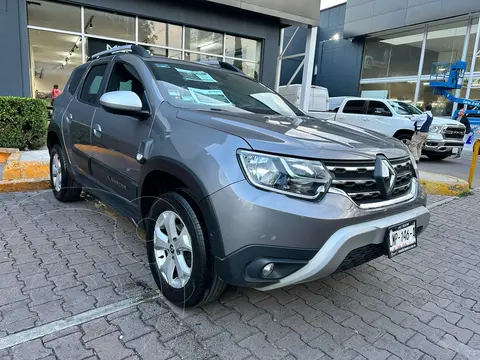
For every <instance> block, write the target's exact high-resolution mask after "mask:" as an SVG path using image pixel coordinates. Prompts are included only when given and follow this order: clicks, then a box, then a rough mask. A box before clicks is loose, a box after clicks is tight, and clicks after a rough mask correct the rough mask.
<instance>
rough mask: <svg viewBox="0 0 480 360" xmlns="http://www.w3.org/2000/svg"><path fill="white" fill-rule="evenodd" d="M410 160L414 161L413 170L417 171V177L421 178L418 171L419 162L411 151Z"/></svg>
mask: <svg viewBox="0 0 480 360" xmlns="http://www.w3.org/2000/svg"><path fill="white" fill-rule="evenodd" d="M410 161H411V162H412V167H413V171H414V172H415V177H416V178H417V179H420V173H419V172H418V164H417V162H416V160H415V158H414V157H413V155H412V153H410Z"/></svg>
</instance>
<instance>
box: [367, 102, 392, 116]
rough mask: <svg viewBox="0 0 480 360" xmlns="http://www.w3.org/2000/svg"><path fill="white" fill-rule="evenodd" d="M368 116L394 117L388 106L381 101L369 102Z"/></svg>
mask: <svg viewBox="0 0 480 360" xmlns="http://www.w3.org/2000/svg"><path fill="white" fill-rule="evenodd" d="M367 114H369V115H377V116H392V112H391V111H390V109H389V108H388V106H387V105H386V104H384V103H383V102H381V101H369V102H368V109H367Z"/></svg>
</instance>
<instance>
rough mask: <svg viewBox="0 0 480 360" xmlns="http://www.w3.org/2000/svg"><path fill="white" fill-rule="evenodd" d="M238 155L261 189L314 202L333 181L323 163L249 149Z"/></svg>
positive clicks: (245, 169) (246, 172) (249, 177)
mask: <svg viewBox="0 0 480 360" xmlns="http://www.w3.org/2000/svg"><path fill="white" fill-rule="evenodd" d="M237 154H238V158H239V160H240V164H241V165H242V168H243V170H244V172H245V174H246V176H247V178H248V180H249V181H250V183H251V184H252V185H254V186H256V187H258V188H260V189H264V190H269V191H274V192H278V193H281V194H285V195H290V196H296V197H300V198H303V199H310V200H313V199H318V198H320V197H321V196H322V195H323V194H325V193H326V192H327V191H328V188H329V186H330V184H331V182H332V177H331V176H330V173H329V172H328V170H327V169H326V168H325V166H324V165H323V164H322V163H321V162H320V161H313V160H304V159H296V158H291V157H284V156H276V155H267V154H261V153H256V152H252V151H246V150H238V152H237Z"/></svg>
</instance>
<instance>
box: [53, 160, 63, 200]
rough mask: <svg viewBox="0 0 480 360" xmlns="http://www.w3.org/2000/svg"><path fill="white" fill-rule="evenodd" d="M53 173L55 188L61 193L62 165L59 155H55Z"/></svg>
mask: <svg viewBox="0 0 480 360" xmlns="http://www.w3.org/2000/svg"><path fill="white" fill-rule="evenodd" d="M51 172H52V182H53V187H54V188H55V191H57V192H59V191H60V190H62V163H61V161H60V156H58V154H57V153H55V154H54V155H53V159H52V169H51Z"/></svg>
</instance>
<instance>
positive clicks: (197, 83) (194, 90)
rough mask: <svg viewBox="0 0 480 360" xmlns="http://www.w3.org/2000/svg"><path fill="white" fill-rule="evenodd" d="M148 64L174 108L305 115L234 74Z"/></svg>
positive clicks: (204, 68) (256, 84) (264, 87)
mask: <svg viewBox="0 0 480 360" xmlns="http://www.w3.org/2000/svg"><path fill="white" fill-rule="evenodd" d="M148 64H149V66H150V69H151V70H152V72H153V74H154V76H155V78H156V80H157V83H158V85H159V88H160V91H161V92H162V95H163V96H164V97H165V99H166V100H167V101H168V102H169V103H171V104H172V105H175V106H179V107H183V108H190V109H205V110H207V109H210V110H215V111H231V112H239V113H254V114H265V115H284V116H302V115H304V114H303V113H302V112H301V111H300V110H298V109H297V108H295V107H294V106H293V105H291V104H290V103H288V102H287V101H286V100H284V99H283V98H282V97H280V96H279V95H278V94H276V93H275V92H273V91H271V90H270V89H268V88H267V87H266V86H264V85H262V84H260V83H259V82H257V81H255V80H253V79H250V78H247V77H245V76H241V75H238V74H235V73H234V72H230V71H225V70H221V69H217V68H214V67H211V68H210V67H208V66H200V65H193V64H186V63H176V62H170V61H150V62H148Z"/></svg>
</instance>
